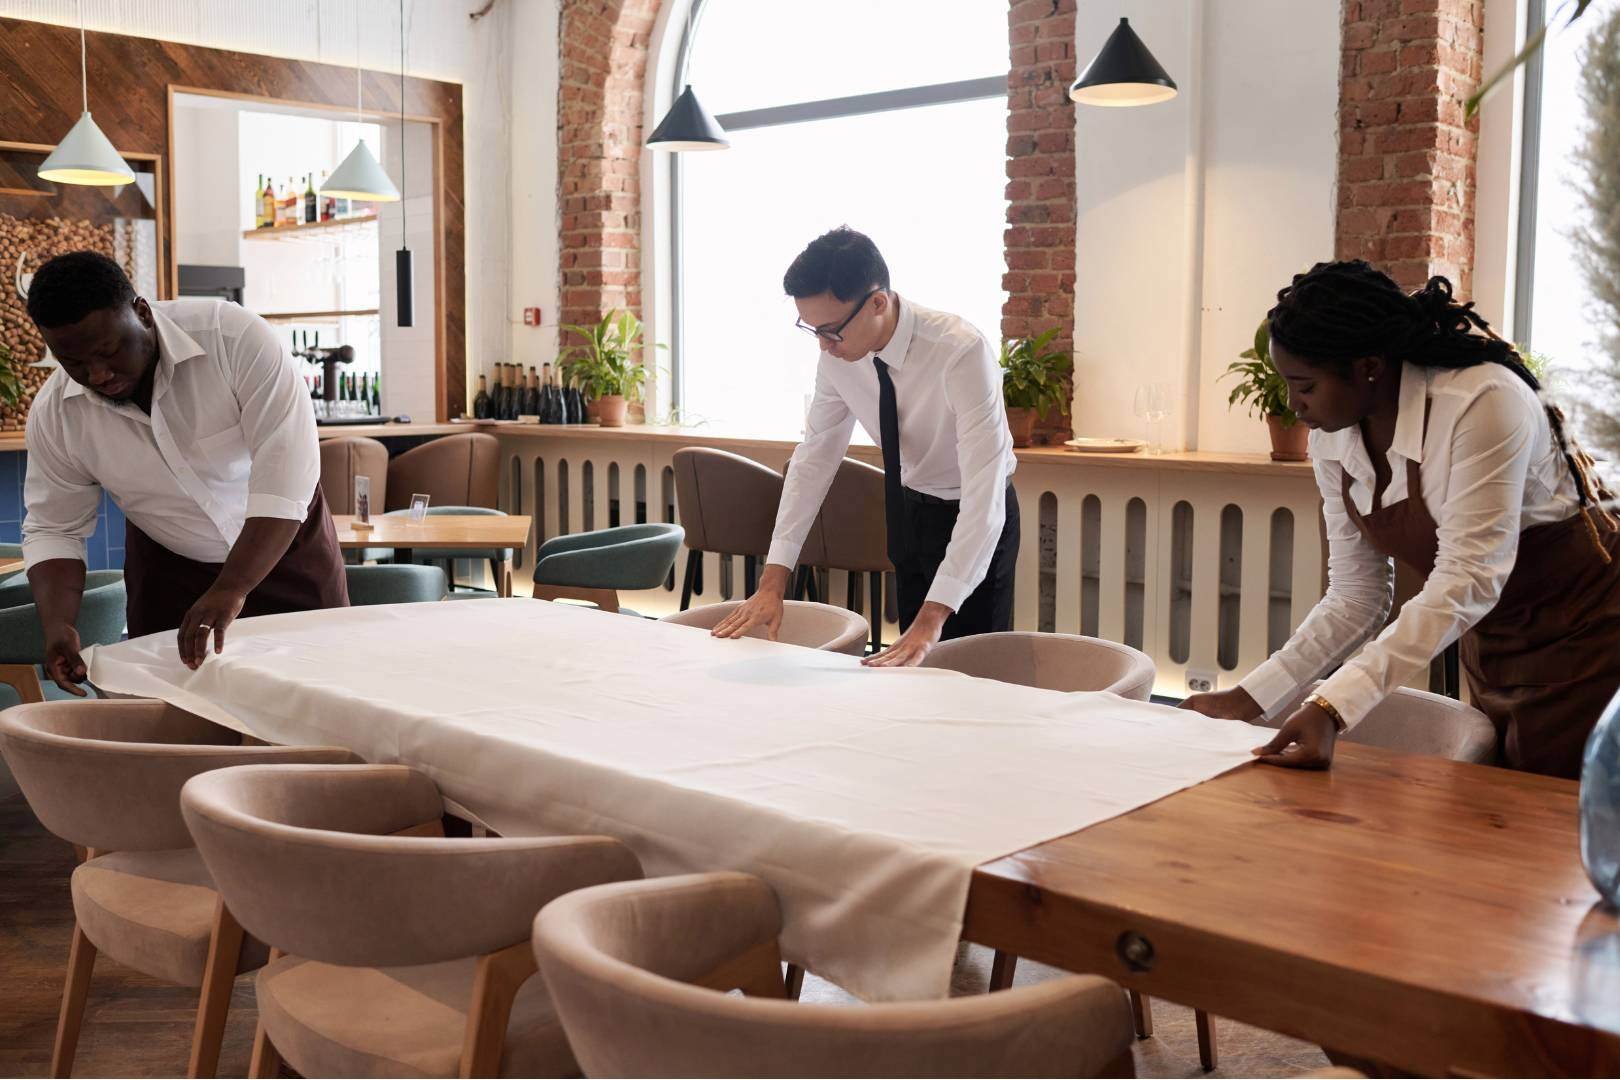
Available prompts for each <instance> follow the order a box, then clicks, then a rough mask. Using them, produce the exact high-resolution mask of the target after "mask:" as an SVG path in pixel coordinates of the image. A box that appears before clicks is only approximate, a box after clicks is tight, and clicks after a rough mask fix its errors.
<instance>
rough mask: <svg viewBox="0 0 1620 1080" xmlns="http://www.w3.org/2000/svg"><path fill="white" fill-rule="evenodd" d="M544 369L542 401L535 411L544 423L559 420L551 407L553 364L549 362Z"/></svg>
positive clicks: (541, 386) (541, 389) (541, 383)
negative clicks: (553, 414) (554, 415)
mask: <svg viewBox="0 0 1620 1080" xmlns="http://www.w3.org/2000/svg"><path fill="white" fill-rule="evenodd" d="M544 369H545V373H544V374H543V375H542V376H541V380H540V401H539V405H538V407H537V408H536V409H535V412H536V413H538V414H539V416H540V422H541V423H542V424H554V423H556V422H557V421H556V420H555V418H554V417H553V416H552V409H551V364H550V363H549V362H547V363H546V364H545V365H544Z"/></svg>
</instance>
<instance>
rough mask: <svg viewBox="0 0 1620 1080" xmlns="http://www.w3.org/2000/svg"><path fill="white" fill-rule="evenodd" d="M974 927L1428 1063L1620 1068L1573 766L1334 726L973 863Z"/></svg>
mask: <svg viewBox="0 0 1620 1080" xmlns="http://www.w3.org/2000/svg"><path fill="white" fill-rule="evenodd" d="M963 936H964V937H965V938H967V939H968V940H970V941H975V942H978V943H980V944H984V945H988V946H991V947H993V948H996V949H1001V950H1005V951H1007V952H1009V953H1011V954H1013V955H1016V956H1021V957H1027V958H1030V959H1032V960H1037V961H1040V962H1042V963H1047V964H1051V965H1054V966H1056V967H1060V968H1064V969H1067V970H1069V971H1075V972H1084V973H1096V974H1103V975H1107V976H1109V977H1111V978H1113V979H1115V980H1117V981H1119V982H1120V983H1123V984H1124V985H1125V986H1127V987H1130V988H1131V989H1133V990H1136V991H1139V992H1140V993H1143V994H1148V995H1152V996H1155V997H1162V998H1165V999H1167V1000H1170V1001H1175V1002H1179V1003H1181V1004H1183V1005H1188V1006H1191V1007H1193V1008H1197V1009H1204V1010H1207V1011H1209V1012H1210V1013H1212V1014H1214V1015H1216V1016H1219V1017H1230V1018H1232V1019H1235V1020H1240V1021H1243V1022H1245V1023H1249V1024H1254V1025H1256V1026H1259V1027H1263V1028H1267V1029H1270V1030H1273V1031H1279V1032H1283V1033H1285V1034H1288V1035H1293V1036H1295V1037H1298V1038H1301V1039H1308V1040H1311V1041H1313V1042H1316V1043H1318V1044H1319V1045H1322V1046H1324V1047H1327V1048H1329V1049H1332V1050H1337V1051H1340V1052H1343V1053H1347V1054H1352V1055H1356V1056H1360V1057H1365V1058H1370V1059H1373V1060H1376V1061H1380V1062H1385V1063H1388V1064H1391V1065H1394V1066H1396V1067H1398V1068H1401V1069H1406V1070H1411V1071H1413V1072H1416V1073H1420V1074H1422V1075H1427V1076H1447V1075H1464V1076H1471V1075H1481V1076H1615V1075H1620V920H1617V916H1616V912H1615V911H1614V910H1613V909H1611V908H1606V907H1604V906H1603V905H1602V904H1601V902H1600V900H1599V897H1598V894H1597V891H1596V890H1595V889H1594V888H1593V887H1592V885H1591V883H1590V882H1589V881H1588V880H1587V878H1586V875H1585V873H1584V872H1583V870H1582V867H1581V861H1580V846H1579V829H1578V817H1577V786H1576V785H1575V784H1574V783H1572V782H1569V781H1564V780H1554V779H1550V778H1547V777H1541V776H1531V775H1528V774H1525V773H1516V772H1509V771H1507V770H1504V769H1495V768H1486V767H1483V766H1478V765H1465V764H1459V763H1455V762H1450V761H1445V760H1442V759H1439V758H1433V757H1419V756H1413V755H1402V754H1395V753H1391V752H1388V751H1383V750H1377V749H1373V748H1368V747H1362V746H1354V745H1348V744H1344V743H1341V744H1340V745H1339V747H1338V751H1337V754H1336V756H1335V759H1334V762H1333V768H1332V769H1331V770H1330V771H1325V772H1305V771H1297V770H1289V769H1279V768H1273V767H1269V766H1261V765H1246V766H1242V767H1240V768H1238V769H1236V770H1233V771H1232V772H1229V773H1226V774H1225V775H1223V776H1221V777H1218V778H1217V779H1215V780H1211V781H1209V782H1207V783H1204V784H1200V785H1198V786H1196V787H1192V788H1188V789H1186V790H1184V791H1181V792H1178V793H1176V794H1174V795H1171V796H1169V797H1168V798H1165V799H1162V800H1160V801H1159V802H1156V803H1153V804H1151V805H1148V806H1144V807H1142V808H1140V809H1137V810H1134V811H1132V812H1131V813H1128V814H1124V815H1122V816H1120V817H1117V818H1114V819H1112V820H1110V821H1106V822H1103V823H1101V824H1098V825H1094V826H1092V827H1091V828H1088V829H1084V830H1082V831H1080V832H1076V833H1071V834H1070V835H1068V836H1064V837H1060V838H1058V839H1056V840H1051V841H1048V842H1047V843H1044V844H1040V845H1037V846H1035V847H1032V848H1029V849H1027V850H1024V851H1021V852H1018V853H1017V854H1014V855H1010V856H1008V857H1006V858H1003V859H999V860H996V861H994V862H990V863H987V864H985V865H983V866H981V867H979V868H978V869H977V870H976V871H975V872H974V876H973V883H972V886H971V889H970V892H969V898H968V906H967V912H966V921H965V927H964V931H963Z"/></svg>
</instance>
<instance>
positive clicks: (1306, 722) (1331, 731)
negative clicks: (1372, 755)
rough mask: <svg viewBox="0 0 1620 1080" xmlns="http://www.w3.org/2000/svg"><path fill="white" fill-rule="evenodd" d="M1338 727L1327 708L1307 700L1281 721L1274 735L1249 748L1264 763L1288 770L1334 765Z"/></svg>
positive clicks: (1323, 767) (1324, 767)
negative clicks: (1263, 743) (1269, 739)
mask: <svg viewBox="0 0 1620 1080" xmlns="http://www.w3.org/2000/svg"><path fill="white" fill-rule="evenodd" d="M1338 741H1339V729H1338V727H1337V726H1336V725H1335V724H1334V723H1333V718H1332V717H1331V716H1329V715H1328V714H1327V710H1326V709H1323V708H1322V707H1321V706H1320V705H1317V704H1315V703H1308V704H1305V705H1302V706H1300V708H1299V709H1298V710H1297V711H1296V712H1295V713H1294V715H1292V716H1290V717H1289V718H1288V719H1287V720H1286V721H1284V722H1283V726H1282V728H1281V729H1280V730H1279V731H1278V732H1277V737H1276V738H1274V739H1272V740H1271V741H1270V742H1268V743H1266V745H1264V746H1257V747H1255V748H1254V749H1253V750H1252V751H1250V752H1251V753H1252V754H1254V756H1255V757H1256V758H1258V759H1259V760H1260V761H1261V762H1262V763H1264V764H1266V765H1282V766H1285V767H1287V768H1290V769H1326V768H1328V767H1329V766H1331V765H1332V764H1333V747H1334V746H1335V745H1336V744H1337V743H1338Z"/></svg>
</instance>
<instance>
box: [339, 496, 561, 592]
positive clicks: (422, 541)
mask: <svg viewBox="0 0 1620 1080" xmlns="http://www.w3.org/2000/svg"><path fill="white" fill-rule="evenodd" d="M332 523H333V524H334V525H335V526H337V537H338V546H339V547H341V548H342V549H343V550H345V551H357V550H361V549H363V548H392V549H393V550H394V558H395V559H396V560H397V561H399V562H409V561H410V560H411V556H412V554H413V553H414V552H416V551H419V550H420V551H465V550H476V549H480V548H487V549H490V550H497V549H500V550H505V551H507V552H511V551H513V550H515V549H517V548H521V547H522V546H523V545H524V544H526V543H527V542H528V539H529V525H530V519H529V518H527V517H525V516H524V515H522V514H431V515H429V516H427V517H424V518H423V519H422V520H421V521H420V522H413V521H411V519H410V517H409V516H408V515H405V514H397V515H388V514H382V515H375V516H373V517H372V519H371V528H369V529H357V528H355V524H354V523H355V518H354V515H352V514H333V515H332ZM496 578H497V581H496V583H495V585H496V590H495V591H496V592H497V593H499V594H500V595H501V596H511V595H512V560H511V559H510V557H508V558H507V559H505V560H503V561H502V564H501V567H500V571H499V572H498V573H497V574H496Z"/></svg>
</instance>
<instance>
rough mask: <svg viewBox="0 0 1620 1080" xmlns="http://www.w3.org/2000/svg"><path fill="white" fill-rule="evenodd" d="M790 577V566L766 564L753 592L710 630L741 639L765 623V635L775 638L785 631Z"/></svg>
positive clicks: (714, 633) (714, 634)
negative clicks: (784, 603)
mask: <svg viewBox="0 0 1620 1080" xmlns="http://www.w3.org/2000/svg"><path fill="white" fill-rule="evenodd" d="M791 576H792V571H790V570H789V569H788V568H787V567H785V566H778V565H777V564H775V563H767V564H766V566H765V572H764V573H763V574H761V575H760V576H759V587H758V588H756V589H755V590H754V595H753V596H750V597H749V598H748V599H747V600H744V601H743V602H742V603H740V604H738V605H737V606H736V607H734V608H732V609H731V612H730V614H728V615H727V616H726V617H725V618H723V619H721V620H720V621H719V622H718V623H716V624H715V626H714V629H712V630H710V631H709V633H710V634H712V635H713V636H715V637H718V638H740V637H743V636H745V635H746V634H747V633H748V631H750V630H752V629H753V628H754V627H756V626H763V627H764V628H765V636H766V637H767V638H769V639H771V640H772V641H775V640H776V639H777V636H778V635H779V634H780V633H781V632H782V597H784V596H785V595H787V586H788V579H789V578H790V577H791Z"/></svg>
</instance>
